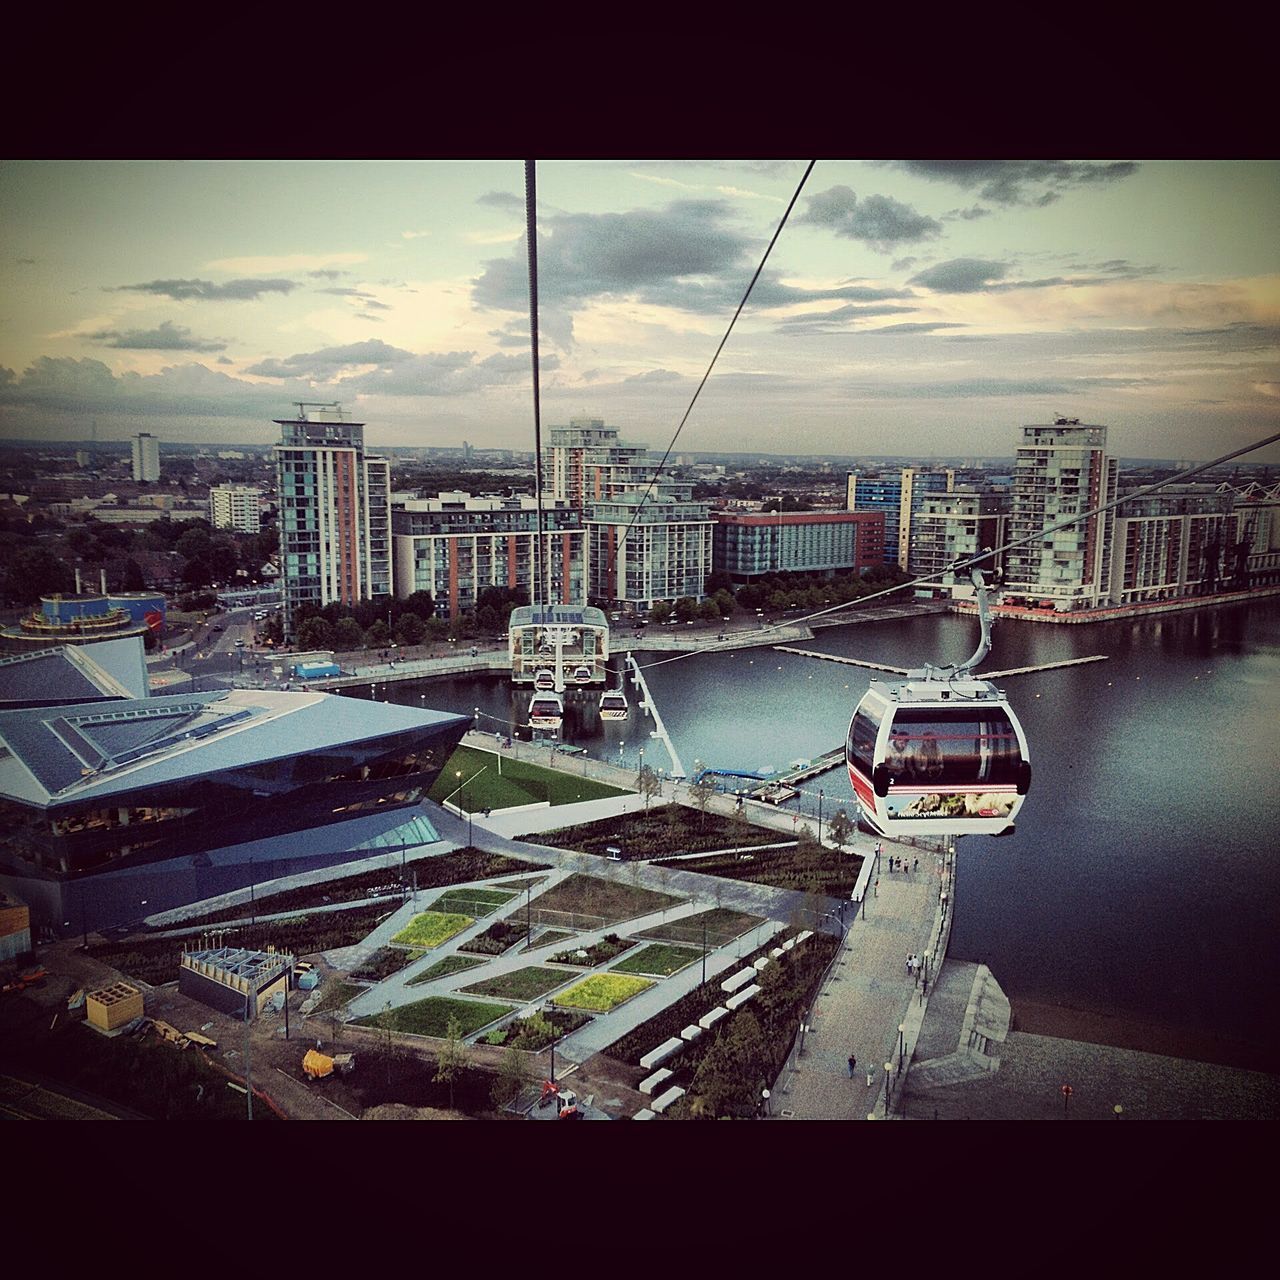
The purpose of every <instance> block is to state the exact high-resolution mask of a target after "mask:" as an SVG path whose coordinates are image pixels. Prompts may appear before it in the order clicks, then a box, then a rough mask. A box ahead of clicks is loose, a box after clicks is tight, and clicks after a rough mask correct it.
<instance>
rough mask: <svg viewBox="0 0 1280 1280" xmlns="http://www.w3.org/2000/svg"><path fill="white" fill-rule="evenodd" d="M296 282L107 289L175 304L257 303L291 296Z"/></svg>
mask: <svg viewBox="0 0 1280 1280" xmlns="http://www.w3.org/2000/svg"><path fill="white" fill-rule="evenodd" d="M297 287H298V286H297V284H296V283H295V282H294V281H293V280H228V281H227V282H226V284H214V283H213V282H212V281H210V280H149V281H147V283H146V284H120V285H116V286H114V288H112V287H110V286H109V287H108V288H107V292H108V293H150V294H155V295H156V296H157V297H162V298H172V299H173V300H174V301H175V302H187V301H190V300H192V299H198V300H201V301H214V300H230V301H235V302H255V301H256V300H257V299H258V298H260V297H262V295H263V294H264V293H292V292H293V291H294V290H295V289H296V288H297Z"/></svg>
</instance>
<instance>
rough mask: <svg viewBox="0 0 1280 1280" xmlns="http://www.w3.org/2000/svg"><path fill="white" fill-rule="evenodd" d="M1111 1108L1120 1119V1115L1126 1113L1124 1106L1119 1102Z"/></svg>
mask: <svg viewBox="0 0 1280 1280" xmlns="http://www.w3.org/2000/svg"><path fill="white" fill-rule="evenodd" d="M1111 1110H1112V1111H1113V1112H1114V1113H1115V1117H1116V1119H1117V1120H1119V1119H1120V1117H1121V1116H1122V1115H1124V1107H1122V1106H1121V1105H1120V1103H1118V1102H1117V1103H1116V1105H1115V1106H1114V1107H1112V1108H1111Z"/></svg>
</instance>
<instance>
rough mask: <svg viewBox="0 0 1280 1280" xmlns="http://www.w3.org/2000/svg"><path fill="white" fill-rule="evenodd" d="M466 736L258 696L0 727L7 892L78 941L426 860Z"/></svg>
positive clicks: (25, 711) (143, 703)
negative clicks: (241, 891)
mask: <svg viewBox="0 0 1280 1280" xmlns="http://www.w3.org/2000/svg"><path fill="white" fill-rule="evenodd" d="M470 725H471V721H470V719H469V718H467V717H465V716H457V715H450V714H446V713H443V712H438V711H429V710H420V709H418V708H415V707H400V706H395V705H391V704H386V703H375V702H363V701H360V700H357V699H354V698H342V697H337V696H335V695H332V694H325V693H317V692H299V693H283V692H276V691H271V690H261V689H233V690H222V691H214V692H209V693H197V694H176V695H170V696H167V697H151V698H137V699H116V700H112V701H86V702H73V703H68V704H65V705H60V706H29V707H24V708H19V709H10V710H0V826H2V827H3V829H4V831H5V835H4V836H3V838H2V839H0V886H3V887H6V888H10V889H12V890H13V891H14V892H16V893H17V894H18V895H19V896H20V897H22V898H23V899H24V900H25V901H27V902H28V903H30V904H31V907H32V914H33V916H35V917H36V919H37V920H38V921H39V923H41V924H45V925H50V926H52V927H53V928H55V929H61V930H63V931H65V932H81V931H82V930H87V929H101V928H104V927H106V926H107V925H110V924H119V923H124V922H127V921H134V920H137V919H139V918H141V917H142V916H144V915H147V914H151V913H153V912H156V911H159V910H165V909H171V908H173V907H177V906H181V905H184V904H185V903H187V902H192V901H197V900H199V899H201V898H204V897H209V896H212V895H213V894H216V893H223V892H228V891H229V890H231V889H233V888H239V887H242V886H244V885H246V884H249V883H250V882H251V879H252V880H265V879H271V878H275V877H276V876H279V875H286V874H293V873H296V872H297V871H301V870H305V869H308V868H311V867H317V868H318V867H323V866H326V865H332V864H334V863H337V862H342V861H347V860H350V859H354V858H362V857H366V856H368V855H369V852H370V850H372V849H377V848H397V849H398V848H401V847H403V846H404V845H406V844H413V845H418V844H422V843H423V842H424V826H425V827H426V831H427V832H429V834H431V835H434V832H430V829H429V825H428V824H424V822H423V821H422V818H421V814H420V811H419V809H418V807H417V806H418V805H419V802H420V801H421V800H422V799H423V798H424V797H425V796H426V794H427V791H428V790H429V788H430V787H431V784H432V782H433V781H434V780H435V778H436V776H437V774H439V772H440V770H441V769H442V768H443V766H444V764H445V761H446V760H447V759H448V758H449V755H450V754H451V753H452V751H453V749H454V747H455V746H456V745H457V744H458V742H459V741H460V740H461V738H462V735H463V734H464V733H465V732H466V731H467V729H468V728H469V727H470ZM397 830H401V832H402V836H401V837H397V835H396V832H397Z"/></svg>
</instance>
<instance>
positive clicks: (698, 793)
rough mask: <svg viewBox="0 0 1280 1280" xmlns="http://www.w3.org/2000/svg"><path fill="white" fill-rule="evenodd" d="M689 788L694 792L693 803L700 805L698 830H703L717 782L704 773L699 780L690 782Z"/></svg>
mask: <svg viewBox="0 0 1280 1280" xmlns="http://www.w3.org/2000/svg"><path fill="white" fill-rule="evenodd" d="M689 790H690V791H691V792H692V793H693V803H694V804H696V805H697V806H698V830H699V831H701V830H702V828H703V827H704V826H706V822H707V809H708V807H709V806H710V804H711V797H712V796H713V795H715V793H716V787H715V783H714V782H712V781H711V779H710V778H709V777H707V775H706V774H703V775H702V777H701V778H699V779H698V781H697V782H693V783H690V784H689Z"/></svg>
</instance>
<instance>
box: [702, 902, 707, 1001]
mask: <svg viewBox="0 0 1280 1280" xmlns="http://www.w3.org/2000/svg"><path fill="white" fill-rule="evenodd" d="M702 985H703V986H704V987H705V986H706V985H707V917H706V916H705V915H704V916H703V917H702Z"/></svg>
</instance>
